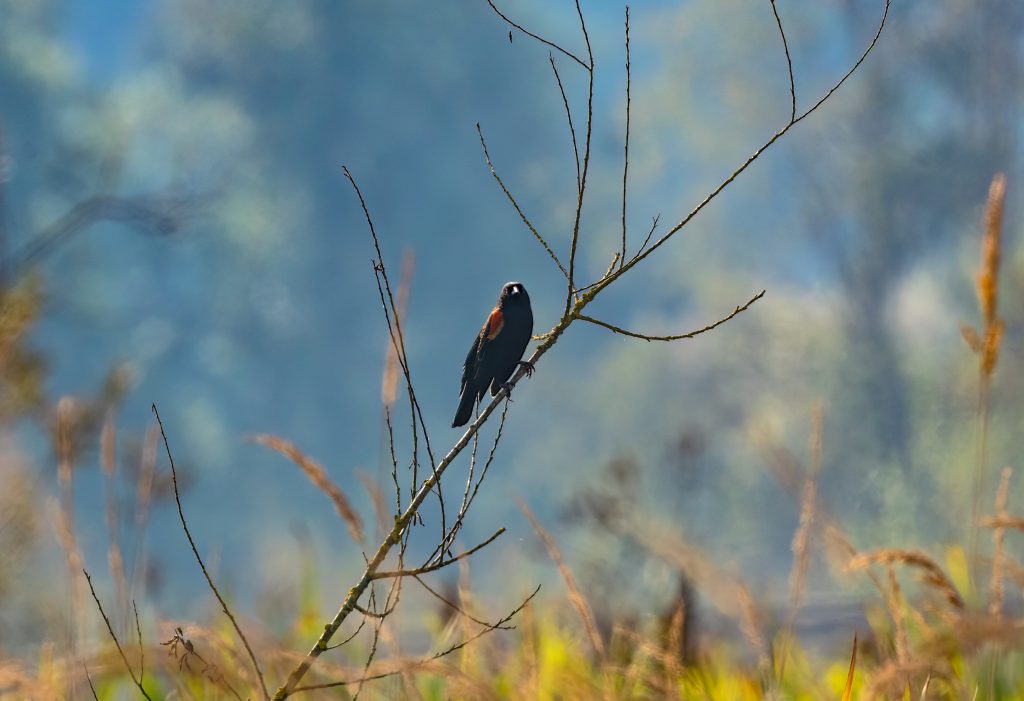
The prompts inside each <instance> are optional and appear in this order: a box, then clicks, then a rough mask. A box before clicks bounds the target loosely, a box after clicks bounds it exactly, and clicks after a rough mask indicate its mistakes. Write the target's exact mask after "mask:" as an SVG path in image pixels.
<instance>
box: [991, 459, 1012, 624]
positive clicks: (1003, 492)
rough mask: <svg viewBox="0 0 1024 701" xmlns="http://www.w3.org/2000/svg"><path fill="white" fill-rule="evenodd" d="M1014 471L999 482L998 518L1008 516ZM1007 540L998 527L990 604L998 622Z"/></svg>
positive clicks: (994, 538)
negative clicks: (1004, 550)
mask: <svg viewBox="0 0 1024 701" xmlns="http://www.w3.org/2000/svg"><path fill="white" fill-rule="evenodd" d="M1012 474H1013V470H1011V469H1010V468H1009V467H1004V468H1003V473H1002V477H1001V478H1000V480H999V491H997V492H996V518H1000V517H1005V516H1007V513H1006V501H1007V498H1008V495H1009V492H1010V476H1011V475H1012ZM1005 539H1006V530H1005V529H1004V528H999V527H996V528H994V529H993V531H992V541H993V543H994V552H993V554H992V601H991V603H990V604H989V609H988V610H989V613H990V614H991V615H992V616H994V617H995V618H996V619H997V620H998V619H999V618H1001V617H1002V615H1003V542H1004V540H1005Z"/></svg>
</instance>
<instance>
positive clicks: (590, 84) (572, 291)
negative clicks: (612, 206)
mask: <svg viewBox="0 0 1024 701" xmlns="http://www.w3.org/2000/svg"><path fill="white" fill-rule="evenodd" d="M576 14H577V15H579V18H580V30H581V31H582V32H583V39H584V40H585V41H586V43H587V59H588V61H589V68H588V70H587V131H586V136H585V137H584V143H583V174H582V176H581V177H580V187H579V192H578V196H577V198H576V217H575V220H574V221H573V225H572V241H571V243H570V245H569V279H568V283H567V284H568V291H567V292H566V295H565V314H568V313H569V308H570V307H571V306H572V303H573V298H574V297H575V295H576V247H577V245H578V244H579V240H580V219H581V217H582V216H583V196H584V194H585V193H586V190H587V173H588V172H589V170H590V137H591V135H592V134H593V133H594V52H593V50H592V49H591V47H590V34H589V33H588V32H587V22H586V20H585V19H584V18H583V10H582V8H581V7H580V3H579V0H576Z"/></svg>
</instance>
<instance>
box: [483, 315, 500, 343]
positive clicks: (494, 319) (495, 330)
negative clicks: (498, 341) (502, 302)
mask: <svg viewBox="0 0 1024 701" xmlns="http://www.w3.org/2000/svg"><path fill="white" fill-rule="evenodd" d="M504 327H505V315H504V314H502V313H501V307H495V308H494V309H492V310H491V315H490V316H489V317H487V323H486V324H484V328H483V331H482V332H481V334H480V335H482V336H485V337H486V338H487V340H488V341H493V340H494V339H495V338H497V337H498V334H499V333H501V330H502V329H503V328H504Z"/></svg>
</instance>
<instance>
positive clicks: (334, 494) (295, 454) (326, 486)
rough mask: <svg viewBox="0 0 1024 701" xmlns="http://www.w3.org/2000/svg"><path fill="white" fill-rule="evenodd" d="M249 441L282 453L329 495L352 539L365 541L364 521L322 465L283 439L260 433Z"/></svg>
mask: <svg viewBox="0 0 1024 701" xmlns="http://www.w3.org/2000/svg"><path fill="white" fill-rule="evenodd" d="M249 440H251V441H252V442H253V443H258V444H260V445H263V446H266V447H268V448H270V449H271V450H273V451H276V452H278V453H280V454H281V455H283V456H285V457H286V458H288V459H289V460H291V461H292V462H293V463H295V465H296V466H297V467H298V468H299V469H300V470H302V472H303V473H304V474H305V475H306V477H308V478H309V481H310V482H312V483H313V485H314V486H315V487H316V488H317V489H319V490H320V491H321V492H323V493H324V494H326V495H327V497H328V498H329V499H330V500H331V502H332V503H333V504H334V508H335V510H336V511H337V512H338V515H339V516H341V520H343V521H344V522H345V525H346V526H348V532H349V534H351V536H352V539H353V540H354V541H356V542H357V543H359V542H362V540H363V521H362V519H361V518H359V514H357V513H356V511H355V509H353V508H352V505H351V503H349V500H348V497H347V496H345V493H344V492H343V491H341V488H340V487H338V485H336V484H334V482H332V481H331V478H330V477H328V476H327V471H326V470H324V468H323V467H321V466H320V463H318V462H317V461H315V460H313V459H312V458H310V457H309V456H307V455H306V454H305V453H303V452H302V451H301V450H299V449H298V447H297V446H296V445H295V444H294V443H292V442H291V441H286V440H284V439H283V438H278V437H277V436H271V435H270V434H267V433H260V434H257V435H255V436H250V437H249Z"/></svg>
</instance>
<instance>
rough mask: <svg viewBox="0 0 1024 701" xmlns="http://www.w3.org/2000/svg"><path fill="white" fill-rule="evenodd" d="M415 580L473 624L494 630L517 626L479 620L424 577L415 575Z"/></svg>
mask: <svg viewBox="0 0 1024 701" xmlns="http://www.w3.org/2000/svg"><path fill="white" fill-rule="evenodd" d="M413 579H415V580H416V581H417V582H419V583H420V586H422V587H423V588H424V589H426V590H427V591H428V592H430V594H432V595H433V597H434V598H435V599H437V600H438V601H440V602H441V603H443V604H444V605H446V606H448V607H449V608H450V609H452V610H453V611H455V612H456V613H458V614H459V615H461V616H465V617H466V618H468V619H469V620H471V621H473V623H477V624H479V625H482V626H485V627H487V628H494V629H498V628H500V629H502V630H512V629H513V628H514V627H515V626H504V627H503V626H500V625H498V624H496V623H488V622H487V621H482V620H480V619H479V618H476V617H474V616H473V615H472V614H469V613H467V612H466V611H465V610H464V609H463V608H461V607H460V606H459V605H458V604H456V603H453V602H452V601H451V600H449V599H448V598H447V597H445V596H443V595H442V594H439V593H438V592H437V591H436V590H434V589H433V588H432V587H431V586H430V585H429V584H427V583H426V582H424V581H423V578H422V577H419V576H417V575H413Z"/></svg>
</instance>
